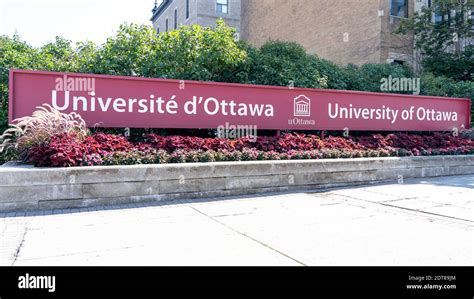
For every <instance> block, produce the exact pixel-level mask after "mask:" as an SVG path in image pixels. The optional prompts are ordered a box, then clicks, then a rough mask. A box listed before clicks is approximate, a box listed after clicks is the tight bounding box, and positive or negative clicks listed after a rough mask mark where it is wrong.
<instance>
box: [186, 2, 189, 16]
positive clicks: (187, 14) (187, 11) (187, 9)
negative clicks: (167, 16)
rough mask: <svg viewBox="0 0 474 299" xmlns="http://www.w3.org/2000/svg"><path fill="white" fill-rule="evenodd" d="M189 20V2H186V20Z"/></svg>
mask: <svg viewBox="0 0 474 299" xmlns="http://www.w3.org/2000/svg"><path fill="white" fill-rule="evenodd" d="M187 19H189V0H186V20H187Z"/></svg>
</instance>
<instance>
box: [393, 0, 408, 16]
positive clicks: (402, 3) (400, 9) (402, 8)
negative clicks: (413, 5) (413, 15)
mask: <svg viewBox="0 0 474 299" xmlns="http://www.w3.org/2000/svg"><path fill="white" fill-rule="evenodd" d="M390 15H391V16H394V17H400V18H408V0H391V1H390Z"/></svg>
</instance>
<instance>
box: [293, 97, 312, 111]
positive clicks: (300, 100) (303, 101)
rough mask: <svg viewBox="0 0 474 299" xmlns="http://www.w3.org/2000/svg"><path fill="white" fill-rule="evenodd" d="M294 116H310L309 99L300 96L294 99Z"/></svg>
mask: <svg viewBox="0 0 474 299" xmlns="http://www.w3.org/2000/svg"><path fill="white" fill-rule="evenodd" d="M294 116H311V99H310V98H308V97H307V96H304V95H300V96H297V97H296V98H295V113H294Z"/></svg>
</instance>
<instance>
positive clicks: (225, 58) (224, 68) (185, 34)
mask: <svg viewBox="0 0 474 299" xmlns="http://www.w3.org/2000/svg"><path fill="white" fill-rule="evenodd" d="M234 34H235V29H233V28H231V27H228V26H226V25H225V23H224V21H223V20H222V19H220V20H218V21H217V22H216V25H215V28H208V27H201V26H199V25H193V26H183V27H181V28H180V29H179V30H174V31H170V32H163V33H161V34H159V35H158V37H157V38H156V39H155V40H153V44H152V48H153V50H152V53H150V54H151V55H148V56H147V57H146V62H145V65H146V66H147V71H146V72H145V73H144V75H145V76H150V77H164V78H174V79H190V80H205V81H232V79H231V77H232V76H233V75H234V74H236V72H237V71H238V69H239V67H240V65H241V64H242V63H244V62H245V60H246V58H247V53H246V51H245V49H244V48H243V47H242V46H241V44H239V43H238V42H236V40H235V37H234Z"/></svg>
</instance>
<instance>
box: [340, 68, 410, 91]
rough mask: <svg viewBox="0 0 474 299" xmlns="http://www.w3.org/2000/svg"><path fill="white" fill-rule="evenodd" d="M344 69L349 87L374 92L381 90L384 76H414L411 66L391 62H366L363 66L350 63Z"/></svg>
mask: <svg viewBox="0 0 474 299" xmlns="http://www.w3.org/2000/svg"><path fill="white" fill-rule="evenodd" d="M344 71H345V75H346V76H347V79H346V80H347V81H346V82H347V88H348V89H350V90H364V91H372V92H381V80H382V79H383V78H389V76H392V77H393V78H412V77H413V72H412V70H411V69H410V68H408V67H405V66H401V65H390V64H364V65H363V66H361V67H358V66H356V65H353V64H349V65H347V66H346V67H344ZM394 92H395V91H394ZM396 93H407V92H396Z"/></svg>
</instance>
